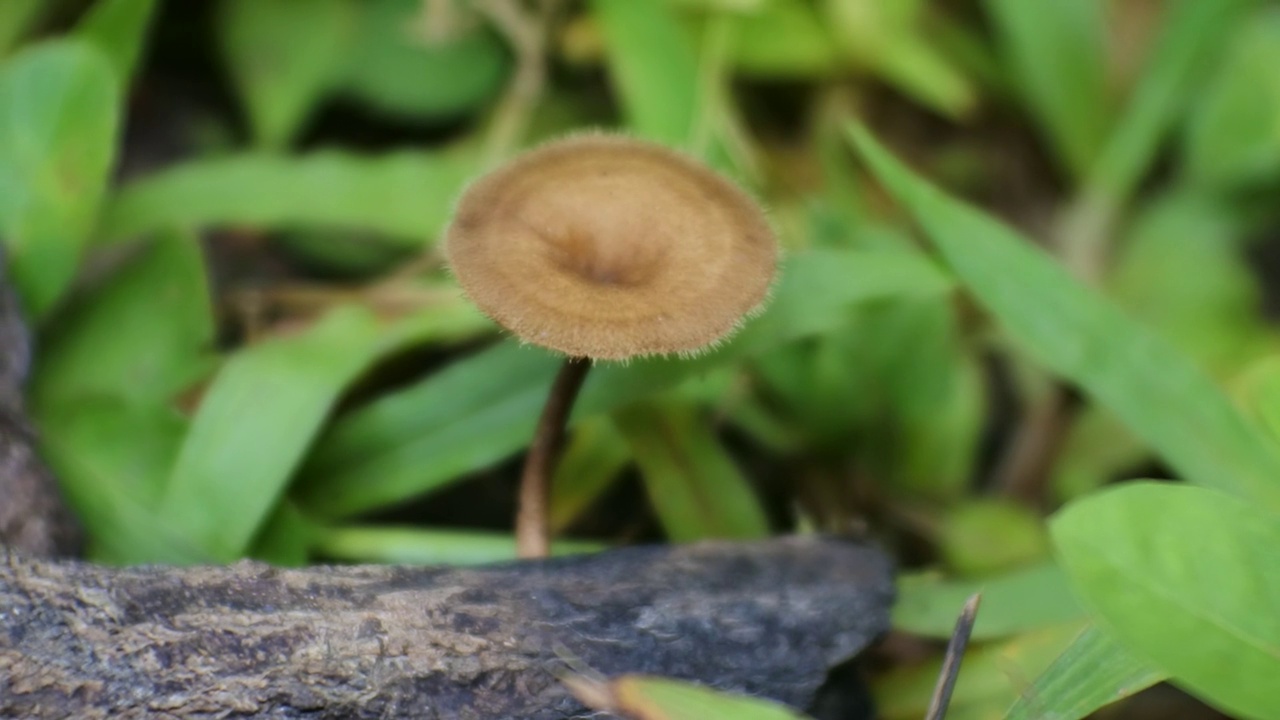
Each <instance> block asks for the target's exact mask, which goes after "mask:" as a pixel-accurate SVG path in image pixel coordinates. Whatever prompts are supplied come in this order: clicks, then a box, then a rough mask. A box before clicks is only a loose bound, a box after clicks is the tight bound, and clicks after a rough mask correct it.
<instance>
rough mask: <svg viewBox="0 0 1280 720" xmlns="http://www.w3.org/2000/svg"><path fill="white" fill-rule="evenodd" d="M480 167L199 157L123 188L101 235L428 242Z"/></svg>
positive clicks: (415, 158) (323, 154)
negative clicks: (324, 234) (243, 233)
mask: <svg viewBox="0 0 1280 720" xmlns="http://www.w3.org/2000/svg"><path fill="white" fill-rule="evenodd" d="M474 168H475V161H474V158H473V157H472V156H471V155H470V154H469V152H468V151H466V150H465V149H455V150H453V151H446V152H444V153H421V152H408V151H406V152H396V153H391V154H387V155H381V156H360V155H353V154H350V153H346V152H341V151H336V150H324V151H317V152H315V153H311V154H308V155H303V156H300V157H283V156H277V155H267V154H254V153H250V154H244V155H233V156H230V157H219V158H211V159H200V160H192V161H189V162H187V163H184V164H181V165H177V166H174V167H171V168H168V169H166V170H162V171H160V172H158V173H155V174H153V175H148V176H146V177H143V178H142V179H140V180H137V181H135V182H133V183H131V184H129V185H127V186H125V188H124V189H123V190H122V191H121V192H120V193H119V194H118V195H117V197H116V198H115V199H114V201H113V202H112V203H111V204H110V206H109V207H108V208H107V209H106V216H105V218H104V220H103V223H104V227H103V231H102V235H103V237H104V238H106V239H107V240H120V239H128V238H131V237H134V236H137V235H141V234H145V233H149V232H152V231H154V230H156V229H158V228H162V227H167V226H172V225H185V226H190V227H227V226H245V225H248V226H254V227H258V228H263V229H274V228H284V227H339V228H348V229H362V230H372V231H375V232H379V233H383V234H385V235H387V236H390V237H392V238H398V239H400V240H402V241H404V242H405V244H406V246H408V247H420V246H422V245H423V244H424V243H426V242H427V240H428V239H430V238H433V237H435V236H436V234H437V233H438V232H439V231H440V229H441V228H442V227H443V226H444V224H445V222H446V221H447V220H448V218H449V213H450V212H451V211H452V208H453V202H454V200H455V199H456V198H457V195H458V193H459V192H460V191H461V189H462V185H463V183H465V182H466V180H467V178H468V177H469V176H470V175H471V173H472V172H473V171H474Z"/></svg>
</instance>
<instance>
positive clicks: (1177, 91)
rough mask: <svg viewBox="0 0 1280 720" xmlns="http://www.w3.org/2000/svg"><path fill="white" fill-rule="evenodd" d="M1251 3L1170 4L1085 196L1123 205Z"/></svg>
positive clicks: (1195, 0) (1183, 0) (1193, 0)
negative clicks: (1140, 76) (1139, 77)
mask: <svg viewBox="0 0 1280 720" xmlns="http://www.w3.org/2000/svg"><path fill="white" fill-rule="evenodd" d="M1255 1H1256V0H1214V2H1203V0H1178V2H1175V3H1172V4H1170V6H1169V9H1168V10H1166V18H1165V21H1164V27H1163V28H1161V31H1160V37H1159V38H1158V39H1157V41H1156V45H1155V49H1154V52H1153V53H1152V55H1151V58H1150V60H1149V61H1148V65H1147V67H1146V69H1145V71H1144V73H1143V76H1142V79H1141V80H1140V81H1139V84H1138V87H1137V89H1136V90H1135V91H1134V94H1133V97H1132V98H1131V99H1130V101H1129V104H1128V106H1127V107H1126V108H1125V110H1124V112H1123V113H1122V114H1121V115H1120V118H1119V120H1117V122H1116V125H1115V129H1114V130H1113V131H1112V133H1111V136H1110V138H1109V139H1108V141H1107V144H1106V146H1105V147H1104V149H1103V151H1102V154H1101V155H1100V156H1099V157H1098V160H1097V162H1096V163H1095V164H1094V166H1093V169H1092V172H1091V173H1090V174H1089V177H1088V179H1087V180H1086V186H1087V188H1088V189H1089V191H1090V192H1091V193H1094V194H1097V195H1100V196H1101V197H1102V198H1104V199H1105V201H1106V202H1109V203H1111V204H1112V205H1113V206H1115V207H1119V206H1122V205H1123V204H1124V202H1125V201H1126V200H1127V199H1128V198H1129V195H1130V194H1131V193H1132V192H1133V191H1134V189H1135V188H1136V187H1137V185H1138V183H1139V182H1140V181H1141V180H1142V176H1143V174H1144V173H1145V172H1146V171H1147V169H1148V168H1149V167H1150V166H1151V163H1152V162H1153V160H1154V159H1155V155H1156V152H1157V151H1158V150H1159V148H1160V143H1161V142H1162V141H1163V140H1164V139H1165V137H1166V135H1167V134H1168V133H1169V131H1170V130H1171V129H1172V128H1173V127H1174V124H1175V123H1177V122H1178V121H1179V119H1180V118H1181V116H1182V113H1181V111H1182V110H1183V109H1184V107H1185V105H1186V103H1187V101H1188V100H1189V99H1190V98H1191V96H1192V94H1193V93H1195V92H1197V91H1198V90H1199V88H1200V85H1201V84H1202V82H1203V81H1204V79H1205V75H1206V73H1207V72H1208V70H1209V69H1210V68H1212V67H1213V64H1214V63H1213V62H1212V61H1213V59H1214V57H1216V56H1217V54H1218V53H1220V52H1221V51H1222V50H1223V48H1224V47H1225V46H1226V44H1227V43H1226V42H1225V40H1226V38H1227V37H1228V36H1229V33H1230V32H1231V30H1232V29H1233V28H1234V27H1235V26H1236V24H1237V23H1238V22H1239V20H1240V19H1241V17H1242V15H1243V12H1244V11H1245V10H1247V9H1248V8H1249V7H1250V6H1252V5H1253V4H1254V3H1255Z"/></svg>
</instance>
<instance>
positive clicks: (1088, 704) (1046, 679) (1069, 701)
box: [1005, 625, 1166, 720]
mask: <svg viewBox="0 0 1280 720" xmlns="http://www.w3.org/2000/svg"><path fill="white" fill-rule="evenodd" d="M1165 677H1166V676H1165V675H1164V674H1163V673H1160V672H1159V671H1157V670H1153V669H1152V668H1151V667H1150V666H1149V665H1148V664H1147V663H1145V662H1143V661H1141V660H1139V659H1138V658H1136V657H1134V656H1133V654H1132V653H1130V652H1129V651H1128V650H1127V649H1125V648H1124V647H1123V646H1122V645H1120V644H1119V643H1117V642H1116V641H1115V640H1114V639H1113V638H1112V637H1111V636H1110V635H1107V634H1106V633H1104V632H1102V631H1101V630H1099V629H1098V628H1097V627H1095V626H1093V625H1089V626H1088V627H1086V628H1085V630H1084V632H1082V633H1080V635H1078V636H1077V637H1076V639H1075V640H1074V641H1072V643H1071V646H1070V647H1068V648H1067V649H1066V650H1064V651H1063V652H1062V654H1061V655H1059V656H1058V659H1057V660H1054V661H1053V664H1052V665H1050V666H1049V668H1048V669H1047V670H1045V671H1044V673H1043V674H1042V675H1040V677H1038V678H1036V681H1035V682H1034V683H1033V684H1032V685H1031V687H1029V688H1027V689H1026V690H1025V691H1023V692H1022V693H1020V695H1019V697H1018V701H1017V702H1015V703H1014V705H1013V707H1012V708H1010V709H1009V713H1008V714H1007V715H1005V720H1042V718H1046V717H1053V718H1054V719H1055V720H1080V718H1084V717H1087V716H1089V715H1091V714H1092V713H1093V712H1094V711H1095V710H1098V709H1099V708H1102V707H1104V706H1106V705H1110V704H1111V703H1113V702H1116V701H1117V700H1121V699H1123V698H1126V697H1129V696H1130V695H1133V694H1134V693H1137V692H1139V691H1140V690H1145V689H1146V688H1148V687H1151V686H1152V685H1155V684H1156V683H1158V682H1160V681H1162V680H1164V679H1165Z"/></svg>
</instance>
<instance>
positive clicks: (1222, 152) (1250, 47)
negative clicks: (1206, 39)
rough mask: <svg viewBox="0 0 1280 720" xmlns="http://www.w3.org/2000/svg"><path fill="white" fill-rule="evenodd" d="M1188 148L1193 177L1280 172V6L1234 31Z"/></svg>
mask: <svg viewBox="0 0 1280 720" xmlns="http://www.w3.org/2000/svg"><path fill="white" fill-rule="evenodd" d="M1183 147H1184V149H1185V158H1186V166H1185V172H1186V175H1187V177H1188V179H1189V180H1191V181H1192V182H1199V183H1207V184H1228V185H1230V184H1237V183H1241V182H1253V181H1261V180H1266V179H1268V178H1271V179H1274V178H1276V177H1278V176H1280V10H1278V9H1277V8H1275V7H1274V6H1262V7H1260V8H1259V10H1258V11H1257V12H1256V13H1255V14H1254V15H1253V16H1252V17H1251V18H1249V21H1248V22H1246V23H1241V25H1240V26H1239V27H1238V28H1236V31H1235V32H1234V33H1233V34H1232V35H1231V42H1230V43H1228V48H1227V50H1226V57H1225V58H1224V59H1223V62H1222V64H1221V65H1220V67H1219V68H1218V69H1217V71H1216V72H1215V73H1214V76H1213V77H1212V78H1211V79H1210V80H1209V83H1208V86H1207V87H1206V88H1205V90H1204V92H1203V94H1202V95H1200V96H1198V97H1197V103H1196V105H1195V107H1194V113H1193V115H1192V117H1191V121H1190V123H1189V124H1188V127H1187V132H1186V136H1185V138H1184V146H1183Z"/></svg>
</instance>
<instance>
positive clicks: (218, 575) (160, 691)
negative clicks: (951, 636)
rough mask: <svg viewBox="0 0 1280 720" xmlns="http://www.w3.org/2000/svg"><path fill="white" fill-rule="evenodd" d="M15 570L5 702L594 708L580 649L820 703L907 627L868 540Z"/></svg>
mask: <svg viewBox="0 0 1280 720" xmlns="http://www.w3.org/2000/svg"><path fill="white" fill-rule="evenodd" d="M6 560H7V561H6V562H4V563H3V564H0V717H4V718H67V717H74V718H81V719H84V720H90V719H93V718H141V717H176V718H215V717H217V718H222V717H237V718H399V717H403V718H424V719H431V718H477V719H479V718H484V719H485V720H497V719H499V718H522V719H524V718H529V719H533V720H543V719H545V720H551V719H552V718H570V717H580V716H585V715H586V714H587V713H586V711H585V709H584V708H583V707H582V706H581V705H579V704H578V703H577V702H576V701H575V700H573V699H572V698H571V697H570V696H569V695H568V694H567V693H566V692H565V691H564V690H563V688H562V687H561V686H560V684H559V683H558V681H557V680H556V678H555V676H554V674H553V673H554V672H555V670H556V669H557V668H558V667H562V666H563V661H562V660H560V659H559V658H560V657H562V656H563V657H571V658H577V659H578V660H580V661H581V662H583V663H585V664H586V665H587V666H589V667H591V668H593V669H595V670H598V671H600V672H602V673H604V674H606V675H614V674H620V673H626V672H648V673H659V674H663V675H669V676H674V677H680V678H689V679H696V680H698V681H701V682H704V683H707V684H710V685H713V686H717V687H722V688H726V689H731V690H736V691H744V692H747V693H752V694H757V695H762V696H766V697H771V698H775V699H778V700H781V701H783V702H786V703H790V704H792V705H795V706H798V707H804V706H805V705H806V704H808V703H809V702H810V701H811V699H812V697H813V694H814V692H815V690H816V689H817V688H818V686H819V684H820V683H821V682H822V680H823V678H824V675H825V673H826V671H827V670H828V669H829V668H830V667H831V666H832V665H833V664H835V663H837V662H839V661H840V660H843V659H845V658H848V657H850V656H852V655H854V654H855V653H857V652H858V651H859V650H860V649H862V648H863V647H864V646H865V645H866V644H867V643H868V642H870V641H871V640H872V639H874V638H875V637H876V636H877V635H879V634H881V633H882V632H884V631H885V630H886V629H887V628H888V611H889V605H890V602H891V600H892V593H893V589H892V588H893V585H892V580H891V569H890V565H889V562H888V560H887V559H886V558H885V556H884V555H883V554H882V553H880V552H879V551H878V550H876V549H875V548H873V547H870V546H868V545H866V544H864V543H860V542H855V541H851V540H839V539H800V538H792V539H785V540H775V541H770V542H761V543H749V544H729V543H709V544H702V545H693V546H684V547H676V548H663V547H639V548H630V549H623V550H617V551H613V552H607V553H602V554H599V555H593V556H585V557H578V558H562V559H555V560H545V561H535V562H523V563H513V564H506V565H498V566H492V567H487V568H480V569H431V568H414V569H411V568H402V567H400V568H397V567H332V568H309V569H303V570H284V569H275V568H271V567H268V566H265V565H261V564H257V563H251V562H242V563H239V564H236V565H233V566H230V567H202V568H132V569H113V568H104V567H100V566H94V565H88V564H81V563H49V562H42V561H34V560H29V559H25V558H22V557H20V556H18V555H16V554H10V555H8V557H7V558H6Z"/></svg>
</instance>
